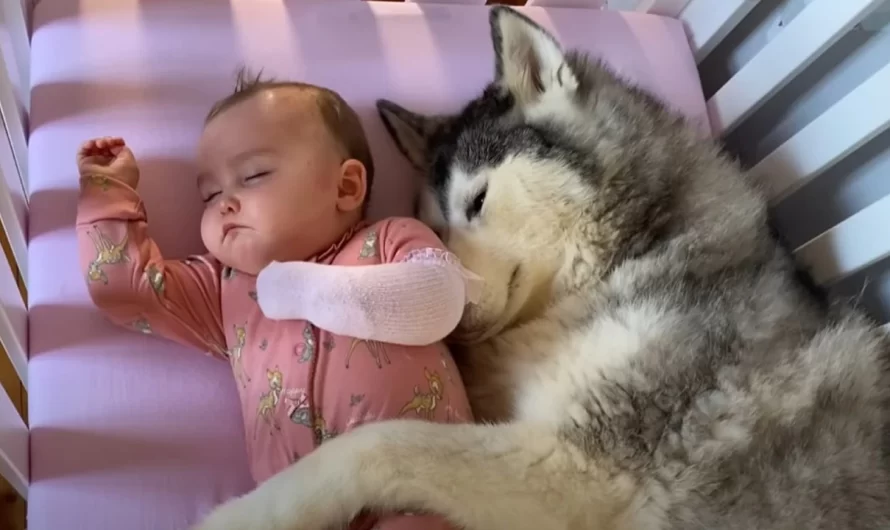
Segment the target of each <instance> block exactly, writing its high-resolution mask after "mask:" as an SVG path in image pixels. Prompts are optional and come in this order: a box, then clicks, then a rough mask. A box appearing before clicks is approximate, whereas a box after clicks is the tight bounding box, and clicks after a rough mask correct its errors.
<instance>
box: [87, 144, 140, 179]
mask: <svg viewBox="0 0 890 530" xmlns="http://www.w3.org/2000/svg"><path fill="white" fill-rule="evenodd" d="M77 169H78V170H79V171H80V176H81V177H86V176H88V175H101V176H103V177H108V178H113V179H115V180H119V181H121V182H123V183H125V184H128V185H129V186H130V187H132V188H134V189H135V188H136V185H137V184H139V167H138V166H137V165H136V158H135V157H134V156H133V152H132V151H130V148H129V147H127V145H126V143H124V139H123V138H118V137H112V136H105V137H104V138H94V139H92V140H89V141H87V142H86V143H84V144H83V145H81V146H80V150H79V151H78V152H77Z"/></svg>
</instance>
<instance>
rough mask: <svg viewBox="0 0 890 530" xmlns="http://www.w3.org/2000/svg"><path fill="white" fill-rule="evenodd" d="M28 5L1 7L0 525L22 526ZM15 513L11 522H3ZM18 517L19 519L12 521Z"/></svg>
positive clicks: (26, 478)
mask: <svg viewBox="0 0 890 530" xmlns="http://www.w3.org/2000/svg"><path fill="white" fill-rule="evenodd" d="M25 7H26V6H25V4H24V3H21V2H19V1H3V2H0V131H2V134H0V228H2V229H0V246H2V247H3V251H4V252H3V256H4V257H5V258H6V259H5V260H4V263H0V301H2V307H0V349H2V350H3V352H2V353H0V383H2V388H0V478H2V479H3V480H0V526H2V527H4V528H13V529H15V528H24V521H23V514H24V512H23V507H22V504H21V502H16V501H15V496H14V495H13V496H12V497H11V499H12V504H9V503H10V500H9V499H8V496H9V495H10V491H9V490H8V489H7V488H8V487H11V488H12V489H13V490H14V491H15V492H16V493H18V495H19V496H20V497H21V499H27V496H28V482H29V462H28V427H27V424H26V417H27V414H26V410H25V403H24V402H25V391H26V388H27V384H28V356H27V313H26V298H25V297H26V290H25V285H26V275H27V270H28V267H27V260H28V256H27V250H28V247H27V240H26V237H25V226H26V225H25V221H26V216H27V215H26V214H27V189H28V184H27V182H28V181H27V175H28V151H27V143H26V138H27V132H26V128H25V127H26V126H25V124H26V123H27V115H28V108H29V101H30V87H29V76H30V45H29V39H28V31H27V24H26V20H27V19H26V13H25ZM7 511H12V513H11V514H10V515H11V516H12V517H13V519H12V520H10V521H7V520H4V519H5V518H6V517H9V516H5V514H4V512H7ZM16 514H17V515H16Z"/></svg>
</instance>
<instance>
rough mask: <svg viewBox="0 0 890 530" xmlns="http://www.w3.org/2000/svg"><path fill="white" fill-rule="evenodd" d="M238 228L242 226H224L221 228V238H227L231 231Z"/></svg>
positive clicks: (230, 224) (242, 226)
mask: <svg viewBox="0 0 890 530" xmlns="http://www.w3.org/2000/svg"><path fill="white" fill-rule="evenodd" d="M239 228H244V225H239V224H235V223H226V224H224V225H223V227H222V238H223V239H225V238H226V236H228V235H229V233H230V232H231V231H232V230H236V229H239Z"/></svg>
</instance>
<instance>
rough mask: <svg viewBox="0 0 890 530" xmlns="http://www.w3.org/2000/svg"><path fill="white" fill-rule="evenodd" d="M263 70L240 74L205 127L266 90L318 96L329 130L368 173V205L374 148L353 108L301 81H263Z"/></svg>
mask: <svg viewBox="0 0 890 530" xmlns="http://www.w3.org/2000/svg"><path fill="white" fill-rule="evenodd" d="M262 74H263V73H262V70H261V71H260V72H259V73H257V74H253V73H251V72H250V71H249V70H248V69H247V68H246V67H242V68H240V69H239V70H238V73H237V74H236V77H235V91H234V92H232V93H231V94H230V95H228V96H226V97H224V98H223V99H221V100H219V101H217V102H216V103H214V104H213V106H212V107H211V108H210V112H208V113H207V117H206V118H205V119H204V123H205V124H206V123H208V122H210V120H212V119H213V118H215V117H216V116H218V115H219V114H221V113H222V112H223V111H225V110H226V109H229V108H231V107H233V106H234V105H236V104H238V103H240V102H242V101H244V100H246V99H249V98H250V97H251V96H254V95H256V94H258V93H260V92H262V91H264V90H274V89H276V88H295V89H298V90H305V91H306V92H308V93H310V94H312V95H313V96H315V102H316V103H317V104H318V110H319V112H320V113H321V117H322V120H324V124H325V126H326V127H327V128H328V131H329V132H330V133H331V136H333V137H334V140H335V141H337V142H338V143H339V144H340V146H341V147H342V148H343V150H344V151H346V156H348V157H349V158H354V159H356V160H358V161H359V162H361V163H362V164H363V165H364V166H365V172H366V173H367V187H368V193H367V194H366V196H365V205H367V204H368V199H369V198H370V196H371V186H372V184H373V183H374V159H373V158H372V157H371V148H370V146H368V139H367V138H366V137H365V130H364V128H363V127H362V123H361V121H360V120H359V118H358V114H356V113H355V110H353V109H352V107H350V106H349V104H348V103H346V101H345V100H344V99H343V97H342V96H340V94H338V93H337V92H334V91H333V90H331V89H329V88H325V87H321V86H317V85H312V84H309V83H301V82H299V81H278V80H276V79H273V78H265V79H264V78H263V77H262Z"/></svg>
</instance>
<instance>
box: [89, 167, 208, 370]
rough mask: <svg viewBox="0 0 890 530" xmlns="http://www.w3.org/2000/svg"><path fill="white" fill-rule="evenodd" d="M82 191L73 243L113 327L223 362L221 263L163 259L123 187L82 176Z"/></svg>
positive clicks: (139, 206)
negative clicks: (189, 348)
mask: <svg viewBox="0 0 890 530" xmlns="http://www.w3.org/2000/svg"><path fill="white" fill-rule="evenodd" d="M80 186H81V191H80V199H79V202H78V209H77V243H78V250H79V255H80V266H81V269H82V270H83V271H84V276H85V280H86V283H87V287H88V289H89V294H90V297H91V298H92V300H93V303H94V304H95V305H96V306H97V307H98V308H99V309H100V310H101V311H102V313H103V314H104V315H105V316H106V317H107V318H108V319H109V320H111V321H112V322H114V323H116V324H118V325H121V326H124V327H127V328H130V329H133V330H135V331H140V332H143V333H152V334H156V335H159V336H162V337H165V338H167V339H171V340H173V341H176V342H178V343H180V344H184V345H187V346H193V347H196V348H199V349H201V350H204V351H206V352H208V353H210V354H212V355H215V356H218V357H225V336H224V333H223V326H222V314H221V313H222V312H221V307H220V265H219V263H218V262H216V261H215V260H213V259H211V258H206V257H194V258H190V259H187V260H166V259H164V258H163V256H162V255H161V252H160V250H159V249H158V246H157V245H156V244H155V242H154V241H153V240H152V239H151V238H150V237H149V236H148V219H147V216H146V213H145V207H144V205H143V203H142V200H141V199H140V198H139V195H138V194H137V193H136V190H134V189H133V188H131V187H130V186H128V185H127V184H125V183H123V182H121V181H118V180H115V179H111V178H107V177H104V176H86V177H83V178H81V182H80Z"/></svg>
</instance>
